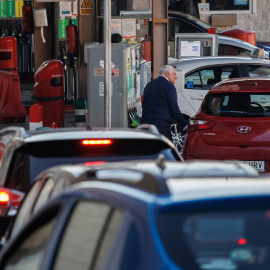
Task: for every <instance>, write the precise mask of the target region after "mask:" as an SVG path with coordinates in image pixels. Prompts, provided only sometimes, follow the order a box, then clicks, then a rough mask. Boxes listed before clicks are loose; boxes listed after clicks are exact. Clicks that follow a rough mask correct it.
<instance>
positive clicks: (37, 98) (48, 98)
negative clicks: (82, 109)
mask: <svg viewBox="0 0 270 270" xmlns="http://www.w3.org/2000/svg"><path fill="white" fill-rule="evenodd" d="M63 77H64V74H63V63H62V62H61V61H60V60H48V61H45V62H44V63H43V64H42V65H41V66H40V67H39V68H38V70H37V71H36V73H35V75H34V79H35V85H34V95H33V99H34V103H35V104H39V105H41V106H42V108H43V126H44V127H52V124H53V123H56V125H57V127H64V82H63Z"/></svg>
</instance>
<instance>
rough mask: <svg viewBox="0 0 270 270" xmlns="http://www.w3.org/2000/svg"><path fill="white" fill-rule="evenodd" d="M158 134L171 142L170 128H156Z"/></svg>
mask: <svg viewBox="0 0 270 270" xmlns="http://www.w3.org/2000/svg"><path fill="white" fill-rule="evenodd" d="M156 127H157V129H158V131H159V133H160V134H162V135H164V136H165V137H167V138H168V139H169V140H171V141H172V132H171V127H170V126H169V127H167V126H156Z"/></svg>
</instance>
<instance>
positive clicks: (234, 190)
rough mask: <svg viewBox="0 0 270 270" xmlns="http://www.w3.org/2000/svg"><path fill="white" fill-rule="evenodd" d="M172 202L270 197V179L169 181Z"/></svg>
mask: <svg viewBox="0 0 270 270" xmlns="http://www.w3.org/2000/svg"><path fill="white" fill-rule="evenodd" d="M167 184H168V187H169V190H170V194H171V197H172V200H177V201H185V200H202V199H209V200H211V199H214V198H225V197H228V198H234V197H244V196H245V197H246V196H268V197H269V196H270V178H268V177H265V178H257V179H252V178H249V179H248V178H244V177H243V178H237V179H236V178H231V179H227V180H224V179H222V178H216V179H207V180H205V181H201V180H200V179H185V180H182V181H178V179H169V180H168V181H167Z"/></svg>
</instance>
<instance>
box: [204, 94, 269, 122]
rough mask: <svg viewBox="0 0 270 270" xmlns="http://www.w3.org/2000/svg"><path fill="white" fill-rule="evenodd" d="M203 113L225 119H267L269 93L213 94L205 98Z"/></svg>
mask: <svg viewBox="0 0 270 270" xmlns="http://www.w3.org/2000/svg"><path fill="white" fill-rule="evenodd" d="M202 110H203V112H204V113H206V114H209V115H215V116H227V117H266V116H267V117H269V116H270V93H266V92H245V93H243V92H241V93H236V92H234V93H220V94H219V93H215V94H209V95H207V96H206V98H205V101H204V103H203V106H202Z"/></svg>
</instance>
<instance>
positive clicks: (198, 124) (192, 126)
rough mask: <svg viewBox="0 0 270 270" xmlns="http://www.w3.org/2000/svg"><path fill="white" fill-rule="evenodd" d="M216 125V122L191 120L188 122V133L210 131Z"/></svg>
mask: <svg viewBox="0 0 270 270" xmlns="http://www.w3.org/2000/svg"><path fill="white" fill-rule="evenodd" d="M215 124H216V121H211V120H210V121H209V120H196V119H190V120H189V122H188V132H193V131H196V130H203V129H210V128H212V127H213V126H214V125H215Z"/></svg>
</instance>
